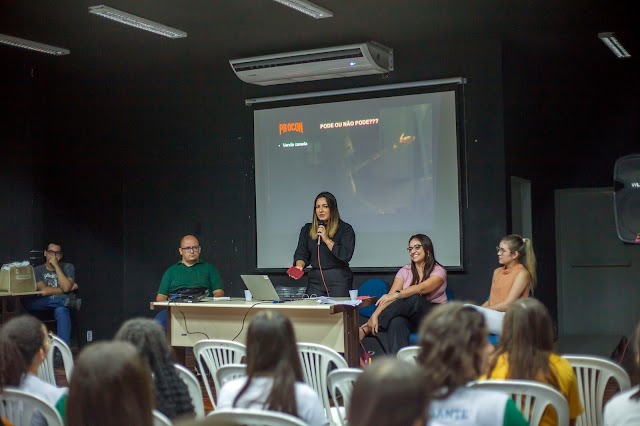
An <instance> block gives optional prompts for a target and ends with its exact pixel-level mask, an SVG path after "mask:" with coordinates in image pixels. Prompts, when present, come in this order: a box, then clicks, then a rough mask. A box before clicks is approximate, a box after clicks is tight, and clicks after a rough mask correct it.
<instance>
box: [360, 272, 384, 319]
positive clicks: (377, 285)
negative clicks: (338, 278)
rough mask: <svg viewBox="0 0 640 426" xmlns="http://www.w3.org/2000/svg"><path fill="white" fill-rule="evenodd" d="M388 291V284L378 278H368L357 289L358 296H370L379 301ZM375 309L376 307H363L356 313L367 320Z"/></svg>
mask: <svg viewBox="0 0 640 426" xmlns="http://www.w3.org/2000/svg"><path fill="white" fill-rule="evenodd" d="M388 291H389V284H387V282H386V281H385V280H383V279H380V278H370V279H368V280H366V281H365V282H363V283H362V285H361V286H360V287H358V296H371V297H377V298H378V299H379V298H380V297H382V295H383V294H387V292H388ZM376 308H377V306H376V305H371V306H365V307H364V308H360V309H358V313H359V314H360V315H362V316H363V317H366V318H369V317H370V316H371V315H372V314H373V312H374V311H375V310H376Z"/></svg>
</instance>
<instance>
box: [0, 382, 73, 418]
mask: <svg viewBox="0 0 640 426" xmlns="http://www.w3.org/2000/svg"><path fill="white" fill-rule="evenodd" d="M0 417H4V418H5V419H7V420H9V421H10V422H11V423H13V425H14V426H31V424H32V421H33V419H34V417H35V418H36V419H42V418H44V420H45V421H46V422H47V425H49V426H63V423H62V418H61V417H60V414H58V411H57V410H56V409H55V408H54V407H53V406H52V405H51V404H49V403H48V402H47V401H45V400H44V399H42V398H40V397H38V396H35V395H31V394H28V393H26V392H22V391H20V390H18V389H13V388H4V389H3V391H2V392H0ZM37 423H38V420H36V424H37Z"/></svg>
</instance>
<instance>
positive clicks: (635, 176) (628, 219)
mask: <svg viewBox="0 0 640 426" xmlns="http://www.w3.org/2000/svg"><path fill="white" fill-rule="evenodd" d="M613 188H614V193H613V208H614V213H615V217H616V231H617V232H618V238H620V239H621V240H622V241H624V242H625V243H632V244H640V154H632V155H627V156H624V157H620V158H618V159H617V160H616V164H615V166H614V168H613Z"/></svg>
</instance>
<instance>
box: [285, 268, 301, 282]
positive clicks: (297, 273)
mask: <svg viewBox="0 0 640 426" xmlns="http://www.w3.org/2000/svg"><path fill="white" fill-rule="evenodd" d="M287 275H289V276H290V277H291V278H293V279H294V280H298V279H300V278H301V277H302V276H303V275H304V271H301V270H300V269H298V268H296V267H295V266H292V267H291V268H289V269H287Z"/></svg>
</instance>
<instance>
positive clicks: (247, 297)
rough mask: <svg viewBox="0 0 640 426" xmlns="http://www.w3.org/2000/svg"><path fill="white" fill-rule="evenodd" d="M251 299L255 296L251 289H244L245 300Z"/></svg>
mask: <svg viewBox="0 0 640 426" xmlns="http://www.w3.org/2000/svg"><path fill="white" fill-rule="evenodd" d="M251 299H253V296H252V295H251V291H249V290H245V291H244V300H246V301H247V302H251Z"/></svg>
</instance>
